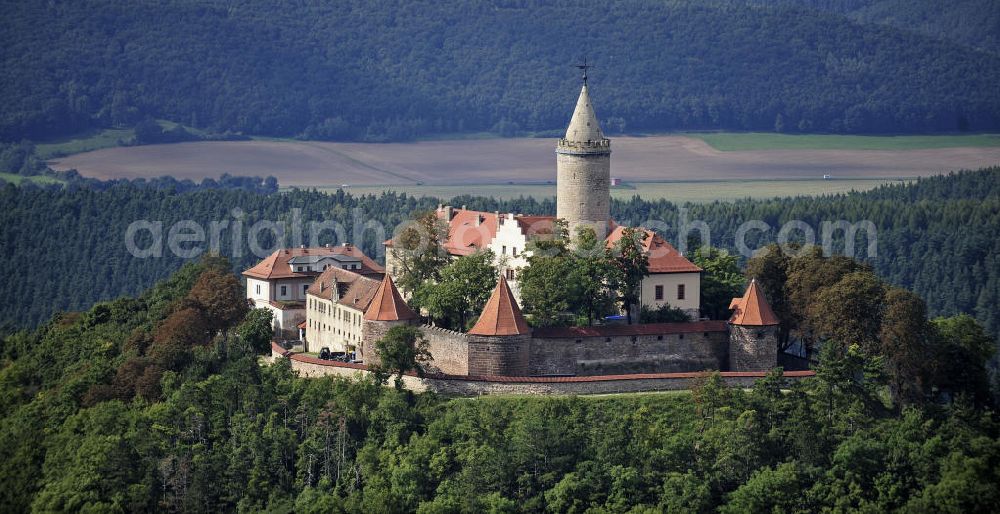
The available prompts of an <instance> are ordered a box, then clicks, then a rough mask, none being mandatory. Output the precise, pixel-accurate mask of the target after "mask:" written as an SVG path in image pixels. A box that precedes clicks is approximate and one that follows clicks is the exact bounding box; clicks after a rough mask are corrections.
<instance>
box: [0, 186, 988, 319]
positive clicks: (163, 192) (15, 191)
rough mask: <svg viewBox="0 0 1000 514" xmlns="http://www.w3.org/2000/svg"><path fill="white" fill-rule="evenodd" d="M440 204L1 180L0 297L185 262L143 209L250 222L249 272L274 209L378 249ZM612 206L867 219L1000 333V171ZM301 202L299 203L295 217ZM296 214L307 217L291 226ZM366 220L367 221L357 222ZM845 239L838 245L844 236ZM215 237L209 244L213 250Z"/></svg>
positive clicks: (889, 260) (916, 268)
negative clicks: (834, 190)
mask: <svg viewBox="0 0 1000 514" xmlns="http://www.w3.org/2000/svg"><path fill="white" fill-rule="evenodd" d="M438 202H439V201H438V200H436V199H433V198H420V199H416V198H412V197H409V196H405V195H395V194H386V195H383V196H371V195H368V196H361V197H354V196H351V195H349V194H346V193H344V192H342V191H338V192H337V193H336V194H331V195H327V194H323V193H318V192H315V191H298V190H294V191H292V192H289V193H281V194H270V195H265V194H259V193H253V192H250V191H245V190H239V189H205V190H199V191H193V192H188V193H177V192H176V191H175V190H173V189H170V188H166V189H154V188H146V187H138V186H136V185H134V184H129V183H118V184H114V185H112V186H110V187H108V188H107V189H104V190H95V189H90V188H81V187H65V188H59V187H54V186H53V187H50V188H39V187H34V186H32V187H29V186H20V187H15V186H13V185H10V184H8V185H6V186H4V187H3V188H2V189H0V205H3V206H4V209H3V210H2V211H0V246H2V247H3V248H4V252H3V253H2V254H0V265H2V266H3V268H4V269H7V270H19V272H17V273H6V274H4V275H3V277H2V278H0V290H2V291H3V292H4V294H5V295H6V297H7V298H12V299H16V301H9V302H4V303H3V304H2V305H0V320H3V323H4V325H6V327H7V328H8V329H12V328H19V327H27V326H33V325H36V324H38V323H40V322H42V321H43V320H45V319H47V318H48V317H49V316H51V315H52V314H53V313H55V312H56V311H60V310H74V311H75V310H83V309H87V308H89V307H90V305H92V304H93V303H94V302H96V301H100V300H110V299H113V298H116V297H118V296H121V295H134V294H138V293H140V292H141V291H142V290H144V289H145V288H147V287H150V286H151V285H152V284H154V283H155V282H156V281H158V280H161V279H163V278H165V277H167V276H169V275H170V274H171V273H173V272H174V271H176V270H177V269H178V268H179V267H180V266H181V265H182V264H183V262H184V259H182V258H180V257H178V256H176V255H175V254H174V253H173V252H170V251H167V250H166V249H165V250H164V252H163V254H162V256H161V257H149V258H135V257H132V256H131V255H130V254H129V252H128V249H127V248H126V244H125V235H126V233H127V229H128V227H129V225H130V224H131V223H133V222H134V221H137V220H149V221H161V222H162V223H163V236H164V239H165V238H166V236H167V233H168V230H169V227H171V226H173V225H174V224H175V223H177V222H179V221H182V220H193V221H195V222H197V223H198V224H200V225H201V226H202V227H204V228H205V229H206V231H207V230H208V227H209V223H210V222H211V221H220V222H226V221H228V222H230V223H231V224H235V223H237V222H240V223H242V227H244V229H243V234H242V237H241V238H239V239H238V240H239V241H240V244H239V245H237V249H238V252H239V253H236V252H234V246H233V242H232V241H233V231H232V230H229V231H224V232H222V233H221V238H220V240H219V243H218V244H217V245H216V246H217V248H216V249H217V250H218V251H219V253H221V254H222V255H225V256H227V257H229V258H231V259H232V262H233V266H234V268H235V269H236V270H242V269H245V268H247V267H249V266H251V265H253V264H254V263H255V262H256V260H257V257H255V256H254V255H253V254H252V253H251V252H250V250H249V247H248V244H247V234H246V232H247V231H248V229H249V228H250V227H252V226H253V225H254V224H255V223H257V222H258V221H261V220H272V221H276V222H279V223H280V224H284V226H287V227H289V230H286V234H287V236H288V238H287V239H286V241H285V245H291V244H294V243H295V241H293V240H291V237H292V231H291V230H290V229H291V228H292V225H298V226H302V227H304V228H303V238H304V239H303V242H307V241H306V240H305V239H306V238H307V237H308V228H307V227H308V225H307V224H308V222H310V221H336V222H338V223H340V224H341V225H342V226H343V227H344V229H345V234H344V235H345V236H346V239H347V240H348V241H349V242H354V243H355V244H359V245H361V247H362V249H363V250H364V251H365V252H366V253H368V254H369V255H371V256H373V257H379V258H381V257H380V256H381V255H382V252H384V248H383V247H382V245H381V243H382V241H384V240H385V239H387V238H389V237H391V236H392V230H393V229H394V228H395V227H397V226H398V225H399V224H400V223H401V222H403V221H404V220H407V219H409V218H410V217H411V215H412V213H414V212H417V211H421V210H429V209H432V208H434V207H435V206H436V205H437V203H438ZM452 203H453V204H454V205H467V206H468V207H469V208H475V209H480V210H484V211H487V212H491V211H494V210H499V211H501V212H519V213H535V214H553V213H554V212H555V203H554V201H552V199H546V200H542V201H538V200H535V199H531V198H528V199H524V198H522V199H516V200H509V201H497V200H493V199H487V198H477V197H458V198H455V199H452ZM611 208H612V215H613V217H614V218H615V219H617V220H619V221H621V222H623V223H630V224H642V223H646V222H647V221H648V220H659V221H662V222H665V223H666V225H665V226H664V229H663V230H661V231H662V232H663V235H664V236H665V237H666V238H667V239H668V240H669V241H672V242H674V243H675V244H678V245H679V246H680V243H683V242H686V241H678V240H677V238H678V231H677V227H678V226H679V221H681V219H682V216H686V218H687V219H688V220H689V221H693V220H703V221H705V222H706V223H707V224H708V225H709V228H710V229H711V242H712V244H713V245H714V246H717V247H721V248H725V249H728V250H731V251H735V250H736V249H735V248H734V247H733V245H734V241H735V236H736V231H737V230H738V227H739V226H740V225H741V224H742V223H744V222H746V221H749V220H761V221H763V222H765V223H767V224H768V225H769V227H770V228H769V229H768V230H762V231H751V232H750V233H748V235H747V242H748V245H749V246H750V247H751V248H759V247H763V246H764V245H765V244H767V243H770V242H773V241H775V239H776V236H777V233H778V231H779V230H780V228H781V227H782V226H783V225H784V223H785V222H787V221H788V220H802V221H804V222H806V223H807V224H808V225H809V226H810V227H812V228H813V229H814V230H816V231H817V239H819V237H820V236H819V233H820V231H821V226H822V222H824V221H837V220H848V221H850V222H852V223H854V222H859V221H862V220H870V221H871V222H872V223H874V225H875V227H876V228H877V236H878V247H877V252H878V253H877V255H876V256H868V255H866V251H867V245H866V244H865V240H864V238H865V236H866V234H865V233H864V232H859V233H858V234H857V237H858V238H859V239H861V240H860V241H859V242H858V244H857V245H856V251H857V255H856V256H857V257H858V258H860V259H862V260H864V261H867V262H869V263H870V264H871V265H872V266H873V267H874V269H875V271H876V272H877V273H878V274H879V275H880V276H881V277H883V278H885V279H887V280H888V281H889V282H890V283H892V284H895V285H898V286H901V287H904V288H907V289H910V290H912V291H914V292H916V293H917V294H919V295H920V296H921V297H922V298H923V299H924V300H925V301H926V302H927V304H928V308H929V311H930V314H931V315H932V316H938V315H952V314H957V313H960V312H965V313H969V314H971V315H973V316H975V317H976V319H978V320H979V321H980V323H982V324H983V325H984V326H985V327H987V329H988V330H989V332H990V333H991V334H994V335H998V334H1000V317H998V310H997V308H996V306H997V305H1000V262H998V259H1000V246H998V245H1000V168H989V169H985V170H980V171H975V172H972V171H967V172H961V173H956V174H951V175H947V176H940V177H933V178H925V179H921V180H919V181H917V182H915V183H913V184H909V185H894V186H885V187H881V188H878V189H875V190H872V191H868V192H864V193H852V194H847V195H837V196H825V197H801V198H778V199H773V200H743V201H737V202H714V203H706V204H688V205H686V206H678V205H675V204H672V203H670V202H667V201H657V202H650V201H644V200H640V199H638V198H634V199H632V200H630V201H619V200H614V201H613V202H612V207H611ZM295 209H301V211H299V214H298V215H296V214H295V212H296V211H295ZM294 216H298V219H299V220H301V223H293V222H295V219H294V218H293V217H294ZM356 220H360V221H361V223H360V224H357V227H356V223H355V221H356ZM368 221H377V222H379V223H381V224H383V225H384V226H385V227H386V231H385V232H384V233H379V232H377V231H374V230H365V231H362V232H361V233H360V234H357V236H359V237H356V234H355V228H358V229H361V228H363V226H364V225H363V224H364V223H365V222H368ZM650 225H651V226H653V225H652V224H650ZM654 228H656V226H654ZM230 229H232V227H230ZM269 235H270V232H267V231H264V232H262V237H261V238H260V241H259V245H260V246H261V247H263V248H265V249H266V247H268V246H271V245H273V243H274V241H273V240H272V239H270V238H269ZM692 235H695V236H697V235H698V232H693V233H692ZM838 235H842V233H838ZM139 242H140V243H142V244H143V245H146V244H148V242H143V241H139ZM343 242H344V240H343V239H341V240H337V239H336V237H335V236H334V234H333V233H332V232H330V231H324V232H322V233H321V234H320V238H319V239H317V240H316V241H315V243H316V244H327V243H332V244H339V243H343ZM817 242H820V241H817ZM835 243H836V244H837V246H838V247H842V246H843V241H842V237H841V238H840V239H835ZM164 246H166V245H164ZM210 246H211V245H209V244H205V245H203V247H204V248H205V249H206V250H208V249H211V248H210ZM145 247H146V246H143V248H145ZM691 250H693V248H692V249H691Z"/></svg>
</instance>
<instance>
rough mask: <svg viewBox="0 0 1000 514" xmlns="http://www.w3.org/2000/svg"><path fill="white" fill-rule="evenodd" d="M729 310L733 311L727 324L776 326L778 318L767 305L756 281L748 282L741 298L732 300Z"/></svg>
mask: <svg viewBox="0 0 1000 514" xmlns="http://www.w3.org/2000/svg"><path fill="white" fill-rule="evenodd" d="M729 308H730V309H733V315H732V317H730V318H729V323H730V324H733V325H745V326H753V327H766V326H771V325H777V324H778V317H777V316H775V315H774V311H772V310H771V306H770V305H768V303H767V299H766V298H764V292H763V291H761V289H760V287H759V286H758V285H757V280H756V279H754V280H751V281H750V286H749V287H747V291H746V293H744V294H743V297H742V298H733V301H732V302H730V303H729Z"/></svg>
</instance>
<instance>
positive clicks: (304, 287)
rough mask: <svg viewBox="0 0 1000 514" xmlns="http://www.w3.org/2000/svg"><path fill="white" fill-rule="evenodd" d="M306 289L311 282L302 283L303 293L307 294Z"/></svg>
mask: <svg viewBox="0 0 1000 514" xmlns="http://www.w3.org/2000/svg"><path fill="white" fill-rule="evenodd" d="M306 289H309V284H302V294H306Z"/></svg>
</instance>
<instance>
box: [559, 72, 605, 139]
mask: <svg viewBox="0 0 1000 514" xmlns="http://www.w3.org/2000/svg"><path fill="white" fill-rule="evenodd" d="M603 139H604V133H603V132H601V124H600V123H599V122H598V121H597V113H595V112H594V105H593V104H592V103H590V93H589V92H588V91H587V84H584V85H583V89H581V90H580V98H578V99H577V100H576V110H574V111H573V118H572V119H570V121H569V127H568V128H567V129H566V140H567V141H574V142H584V141H600V140H603Z"/></svg>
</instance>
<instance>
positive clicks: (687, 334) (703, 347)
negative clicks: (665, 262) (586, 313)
mask: <svg viewBox="0 0 1000 514" xmlns="http://www.w3.org/2000/svg"><path fill="white" fill-rule="evenodd" d="M366 328H367V327H366ZM377 328H379V327H372V332H371V333H372V336H371V339H375V338H377V337H381V335H382V332H380V331H379V330H376V329H377ZM420 331H421V333H422V334H423V336H424V338H425V339H426V340H427V341H428V342H429V350H430V353H431V356H432V357H433V359H434V360H433V362H431V363H430V369H431V370H433V371H434V372H437V373H442V374H447V375H476V376H517V377H520V376H551V375H574V376H590V375H625V374H632V373H679V372H685V371H693V370H704V369H720V370H725V369H729V368H728V364H729V359H728V352H729V335H728V334H729V331H728V327H727V324H726V322H724V321H699V322H690V323H655V324H643V325H605V326H595V327H550V328H538V329H534V330H533V331H532V333H531V334H530V335H513V336H502V337H498V336H489V337H481V336H474V335H469V334H463V333H460V332H453V331H451V330H445V329H442V328H439V327H433V326H430V325H423V326H421V327H420ZM370 353H371V352H370V351H366V352H365V359H366V360H368V359H369V354H370ZM772 366H773V364H772V365H770V366H768V365H761V366H758V367H757V368H750V369H769V368H770V367H772ZM735 369H739V368H735ZM742 369H744V370H745V369H747V368H742Z"/></svg>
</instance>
